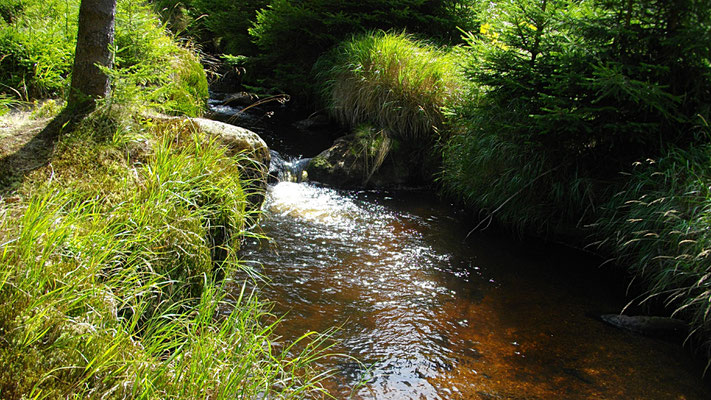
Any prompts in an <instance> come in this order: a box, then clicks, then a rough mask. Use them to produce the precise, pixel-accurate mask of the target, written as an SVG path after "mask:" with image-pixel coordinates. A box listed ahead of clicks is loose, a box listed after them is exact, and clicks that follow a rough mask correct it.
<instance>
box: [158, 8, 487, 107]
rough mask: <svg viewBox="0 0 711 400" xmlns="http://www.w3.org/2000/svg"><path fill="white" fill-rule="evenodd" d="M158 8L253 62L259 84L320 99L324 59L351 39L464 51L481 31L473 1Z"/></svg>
mask: <svg viewBox="0 0 711 400" xmlns="http://www.w3.org/2000/svg"><path fill="white" fill-rule="evenodd" d="M157 4H158V6H159V8H161V9H162V10H165V12H164V14H166V15H176V14H178V15H187V17H188V18H187V30H188V32H192V33H193V34H195V35H197V36H198V37H200V38H201V40H202V42H203V43H204V45H205V46H206V48H208V49H211V50H212V51H217V52H222V53H228V54H230V55H232V56H236V55H243V56H248V57H251V59H250V61H251V62H250V63H249V66H248V71H247V72H248V75H247V77H248V81H249V82H250V83H251V84H253V85H254V84H258V85H261V86H263V87H267V88H276V89H279V90H285V91H287V92H289V93H290V94H292V95H304V96H310V95H311V94H312V91H311V86H313V80H312V79H311V77H310V71H311V68H312V66H313V64H314V62H315V61H316V59H317V58H318V57H319V56H321V54H323V53H324V52H326V51H328V50H330V49H331V48H332V47H334V46H336V45H337V44H338V43H339V42H340V41H342V40H344V39H347V38H349V37H350V36H351V35H353V34H358V33H363V32H367V31H372V30H378V29H382V30H393V31H403V30H406V31H407V32H409V33H412V34H419V35H422V36H423V37H428V38H429V39H430V40H435V41H437V42H439V43H458V42H460V41H461V38H460V31H459V28H463V29H472V28H473V27H475V26H477V19H476V10H477V8H478V7H479V6H478V2H476V1H471V0H388V1H372V0H369V1H359V2H353V1H342V0H309V1H294V0H271V1H270V0H251V1H245V2H233V1H222V0H220V1H203V0H160V1H157ZM173 19H176V18H175V17H174V18H173ZM178 19H179V18H178ZM176 25H180V26H182V25H186V23H182V25H181V23H179V22H176ZM178 29H180V28H178Z"/></svg>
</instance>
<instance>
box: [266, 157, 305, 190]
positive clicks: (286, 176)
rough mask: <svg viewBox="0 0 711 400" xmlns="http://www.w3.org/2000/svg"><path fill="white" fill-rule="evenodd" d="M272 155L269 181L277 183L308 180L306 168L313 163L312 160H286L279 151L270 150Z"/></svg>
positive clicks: (295, 158)
mask: <svg viewBox="0 0 711 400" xmlns="http://www.w3.org/2000/svg"><path fill="white" fill-rule="evenodd" d="M269 152H270V153H271V155H272V162H271V163H270V164H269V181H270V183H275V182H303V181H307V180H308V175H307V174H306V166H307V165H308V164H309V161H311V159H310V158H297V157H294V158H288V159H285V158H284V157H283V156H282V155H281V154H279V153H278V152H277V151H274V150H269Z"/></svg>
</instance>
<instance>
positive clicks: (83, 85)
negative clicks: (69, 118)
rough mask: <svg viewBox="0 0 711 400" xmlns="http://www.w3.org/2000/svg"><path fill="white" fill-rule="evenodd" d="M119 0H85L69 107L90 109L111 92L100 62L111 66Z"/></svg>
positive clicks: (80, 10) (82, 7) (80, 20)
mask: <svg viewBox="0 0 711 400" xmlns="http://www.w3.org/2000/svg"><path fill="white" fill-rule="evenodd" d="M115 14H116V0H82V2H81V6H80V7H79V32H78V33H77V48H76V53H75V55H74V68H73V69H72V86H71V91H70V93H69V105H68V107H69V108H70V109H73V110H77V111H78V110H82V109H84V110H85V109H91V108H93V107H94V105H95V102H96V99H98V98H100V97H104V96H106V95H108V93H109V77H108V76H107V75H106V74H104V73H103V72H101V70H100V69H99V68H98V67H97V65H101V66H104V67H108V68H110V67H111V49H110V47H111V45H112V44H113V42H114V17H115Z"/></svg>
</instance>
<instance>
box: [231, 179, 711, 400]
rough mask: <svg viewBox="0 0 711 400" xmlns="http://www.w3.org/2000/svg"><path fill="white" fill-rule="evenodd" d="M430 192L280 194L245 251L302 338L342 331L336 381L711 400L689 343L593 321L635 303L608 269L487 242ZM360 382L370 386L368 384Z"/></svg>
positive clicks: (432, 391) (490, 392) (292, 333)
mask: <svg viewBox="0 0 711 400" xmlns="http://www.w3.org/2000/svg"><path fill="white" fill-rule="evenodd" d="M461 217H462V215H461V213H458V212H457V210H454V209H452V207H450V206H449V205H447V204H443V203H441V202H440V201H438V200H437V199H435V198H433V197H432V196H431V195H428V194H425V193H417V192H397V193H386V192H369V191H336V190H333V189H329V188H323V187H318V186H315V185H313V184H308V183H301V184H297V183H291V182H281V183H278V184H276V185H273V186H271V187H270V188H269V194H268V198H267V202H266V204H265V215H264V219H263V222H262V224H261V226H262V228H263V230H264V233H265V234H266V235H268V236H269V237H271V238H272V239H273V240H272V241H271V242H266V241H262V242H261V243H257V242H253V243H249V244H247V246H246V247H245V249H244V251H243V253H242V257H243V259H245V260H255V261H257V262H258V263H260V264H261V270H262V272H263V273H264V275H265V276H267V277H269V278H270V279H271V283H270V284H268V285H263V286H262V287H261V288H260V292H261V293H260V296H261V297H262V298H263V299H265V300H268V301H272V302H274V307H275V308H274V312H275V313H276V314H277V315H280V316H281V315H283V316H284V318H283V322H282V323H281V324H280V325H279V327H278V329H277V334H278V335H280V336H281V337H282V339H281V340H282V341H283V342H290V341H293V340H295V339H296V338H298V337H300V336H301V335H303V334H304V333H306V332H308V331H312V330H314V331H326V330H328V329H330V328H332V327H338V330H336V331H335V333H334V340H335V341H336V342H337V344H336V345H335V347H334V348H333V349H332V350H331V351H333V352H337V353H343V354H345V355H348V356H352V357H354V358H356V359H358V360H360V362H362V364H360V363H357V362H355V361H353V360H352V359H349V358H347V357H337V356H334V357H329V358H326V359H324V360H322V361H321V363H320V364H319V366H320V367H321V368H323V369H324V370H325V369H334V371H335V373H334V376H333V378H331V379H329V380H327V381H326V382H325V385H326V387H327V388H328V389H330V390H331V392H332V393H333V395H334V396H335V397H336V398H338V399H341V398H363V399H711V391H709V388H708V384H707V383H705V382H703V381H702V379H701V373H702V369H703V368H702V366H699V365H698V364H697V363H695V362H693V361H692V360H691V358H690V356H689V354H688V352H687V351H686V350H684V349H682V348H681V346H680V345H678V344H675V343H673V342H668V341H664V340H660V339H652V338H646V337H642V336H638V335H634V334H632V333H627V332H623V331H620V330H617V329H616V328H613V327H611V326H607V325H605V324H603V323H602V322H600V321H599V319H597V318H595V316H597V315H600V314H601V313H614V312H619V311H620V309H621V308H622V307H623V306H624V304H625V303H624V299H623V298H621V297H620V293H619V290H618V288H615V287H611V286H610V284H609V282H606V281H605V280H604V279H596V278H595V277H596V276H599V275H602V274H597V272H599V269H598V264H599V260H592V259H591V257H590V256H588V255H586V254H581V253H577V252H573V251H566V250H565V249H560V248H550V246H548V248H546V247H538V246H527V245H526V243H525V242H524V243H521V242H517V241H515V240H513V239H511V238H508V237H506V236H501V235H497V234H495V233H493V232H490V231H484V232H476V233H473V234H472V235H471V236H469V237H468V238H467V233H468V232H467V229H466V227H465V225H466V224H465V223H464V222H463V221H462V220H461ZM359 384H360V386H359Z"/></svg>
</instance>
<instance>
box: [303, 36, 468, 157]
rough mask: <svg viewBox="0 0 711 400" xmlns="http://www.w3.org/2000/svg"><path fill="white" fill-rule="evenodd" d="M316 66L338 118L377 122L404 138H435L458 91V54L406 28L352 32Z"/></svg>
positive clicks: (325, 95)
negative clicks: (364, 32) (437, 45)
mask: <svg viewBox="0 0 711 400" xmlns="http://www.w3.org/2000/svg"><path fill="white" fill-rule="evenodd" d="M315 71H316V73H317V76H318V77H319V78H318V79H319V81H321V82H322V89H321V93H322V97H323V99H324V101H325V102H326V104H327V107H328V109H329V111H330V112H331V114H332V115H333V116H334V117H336V118H337V119H338V120H339V121H341V122H342V123H343V124H345V125H348V126H350V127H355V126H358V125H360V124H363V123H368V124H373V125H374V126H376V127H377V128H379V129H384V130H386V131H387V132H388V134H389V135H390V136H391V137H393V138H395V139H399V140H403V141H411V142H420V141H425V142H427V143H432V139H433V137H434V133H435V131H436V130H437V129H438V128H441V127H442V123H443V122H444V108H445V107H449V106H452V105H453V104H454V103H456V101H457V100H458V97H459V88H460V76H459V74H458V71H459V68H458V66H457V62H456V57H455V56H454V55H453V54H452V53H451V52H447V51H445V50H442V49H439V48H436V47H434V46H432V45H429V44H426V43H424V42H422V41H417V40H415V39H414V38H413V37H412V36H409V35H407V34H405V33H399V34H395V33H385V32H374V33H370V34H366V35H361V36H356V37H353V38H352V39H351V40H347V41H345V42H343V43H341V44H340V45H339V46H338V47H336V48H335V49H334V50H333V51H331V52H330V53H328V54H327V55H324V56H323V57H322V58H321V59H320V60H319V61H318V63H317V64H316V66H315Z"/></svg>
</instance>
